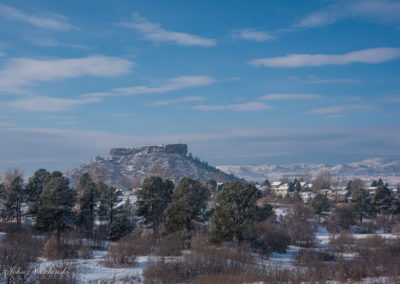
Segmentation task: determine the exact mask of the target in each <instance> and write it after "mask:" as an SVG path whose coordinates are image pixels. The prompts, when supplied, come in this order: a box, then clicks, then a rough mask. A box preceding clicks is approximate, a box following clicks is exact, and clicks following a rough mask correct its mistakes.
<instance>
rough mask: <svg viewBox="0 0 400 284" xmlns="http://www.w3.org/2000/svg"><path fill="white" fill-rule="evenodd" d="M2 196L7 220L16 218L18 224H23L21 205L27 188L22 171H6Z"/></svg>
mask: <svg viewBox="0 0 400 284" xmlns="http://www.w3.org/2000/svg"><path fill="white" fill-rule="evenodd" d="M2 198H3V202H4V208H3V210H4V212H3V214H4V217H5V218H6V219H7V220H10V219H11V220H14V219H16V221H17V224H21V207H22V203H23V201H24V198H25V188H24V180H23V178H22V173H21V172H20V171H19V170H18V169H15V170H9V171H8V172H7V173H6V175H5V178H4V187H3V192H2Z"/></svg>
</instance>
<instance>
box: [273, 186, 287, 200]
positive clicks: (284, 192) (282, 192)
mask: <svg viewBox="0 0 400 284" xmlns="http://www.w3.org/2000/svg"><path fill="white" fill-rule="evenodd" d="M273 190H274V193H275V194H276V195H278V196H281V197H285V196H286V195H287V194H288V191H289V185H288V184H287V183H281V185H280V186H279V187H277V188H275V189H273Z"/></svg>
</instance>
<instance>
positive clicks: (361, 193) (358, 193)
mask: <svg viewBox="0 0 400 284" xmlns="http://www.w3.org/2000/svg"><path fill="white" fill-rule="evenodd" d="M351 202H352V203H353V206H354V209H355V211H356V214H357V216H358V218H359V220H360V223H362V221H363V217H364V216H372V215H373V214H374V208H373V206H372V204H371V196H370V194H369V193H368V191H366V190H365V189H362V188H359V189H356V190H355V191H354V192H353V194H352V199H351Z"/></svg>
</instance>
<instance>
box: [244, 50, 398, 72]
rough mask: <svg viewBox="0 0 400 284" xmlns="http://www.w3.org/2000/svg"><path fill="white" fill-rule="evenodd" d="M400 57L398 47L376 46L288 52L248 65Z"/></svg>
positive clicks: (340, 62)
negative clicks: (335, 51) (345, 50)
mask: <svg viewBox="0 0 400 284" xmlns="http://www.w3.org/2000/svg"><path fill="white" fill-rule="evenodd" d="M399 57H400V48H391V47H378V48H370V49H363V50H357V51H353V52H349V53H345V54H339V55H334V54H288V55H286V56H281V57H271V58H258V59H255V60H252V61H250V62H249V64H250V65H253V66H256V67H259V66H268V67H303V66H322V65H329V64H337V65H343V64H350V63H370V64H375V63H382V62H385V61H390V60H393V59H396V58H399Z"/></svg>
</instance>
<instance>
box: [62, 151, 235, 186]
mask: <svg viewBox="0 0 400 284" xmlns="http://www.w3.org/2000/svg"><path fill="white" fill-rule="evenodd" d="M187 153H188V147H187V145H186V144H170V145H160V146H142V147H138V148H114V149H111V150H110V153H109V155H108V156H107V157H105V158H103V157H96V158H94V159H92V160H90V161H89V162H87V163H86V164H83V165H81V166H80V167H78V168H76V169H74V170H71V171H69V172H67V173H66V174H65V175H66V176H67V177H69V178H70V180H71V183H72V184H74V183H75V182H76V181H77V179H78V178H79V176H80V175H81V174H82V173H85V172H89V173H91V174H92V175H94V176H96V177H98V178H101V179H102V180H104V181H105V182H106V183H107V184H109V185H111V186H115V187H117V188H119V189H129V188H132V187H137V186H139V185H140V184H142V182H143V180H144V179H145V178H146V177H148V176H151V175H157V176H161V177H164V178H169V179H171V180H172V181H174V182H177V181H179V180H180V179H181V178H183V177H189V178H192V179H196V180H200V181H207V180H210V179H214V180H216V181H218V182H227V181H237V180H239V179H238V178H236V177H235V176H233V175H228V174H226V173H224V172H222V171H220V170H218V169H216V168H214V167H211V166H209V165H208V164H207V163H204V162H201V161H200V160H198V159H196V158H192V157H191V156H188V155H187Z"/></svg>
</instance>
